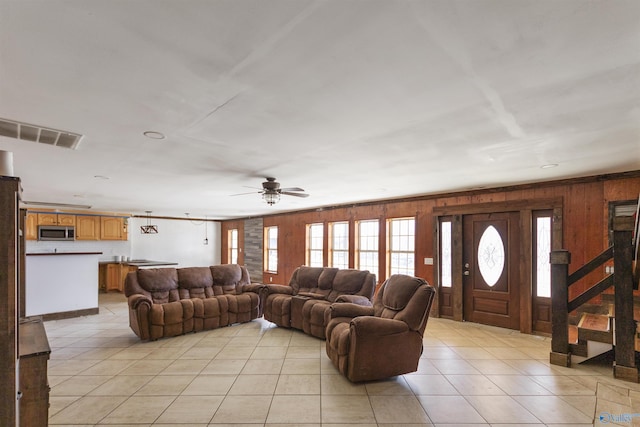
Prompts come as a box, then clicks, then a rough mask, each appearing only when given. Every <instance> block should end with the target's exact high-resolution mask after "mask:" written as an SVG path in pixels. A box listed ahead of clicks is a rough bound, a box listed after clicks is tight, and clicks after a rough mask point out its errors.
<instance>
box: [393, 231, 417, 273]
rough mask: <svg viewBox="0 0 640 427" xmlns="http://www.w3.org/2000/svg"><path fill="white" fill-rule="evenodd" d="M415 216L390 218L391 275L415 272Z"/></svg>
mask: <svg viewBox="0 0 640 427" xmlns="http://www.w3.org/2000/svg"><path fill="white" fill-rule="evenodd" d="M415 240H416V221H415V218H396V219H390V220H389V275H392V274H407V275H410V276H413V275H414V274H415V254H414V252H415Z"/></svg>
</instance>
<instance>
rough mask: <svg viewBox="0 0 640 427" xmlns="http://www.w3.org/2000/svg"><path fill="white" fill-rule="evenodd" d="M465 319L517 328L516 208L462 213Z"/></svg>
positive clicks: (518, 228)
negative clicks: (480, 212) (504, 210)
mask: <svg viewBox="0 0 640 427" xmlns="http://www.w3.org/2000/svg"><path fill="white" fill-rule="evenodd" d="M463 236H464V238H463V242H464V243H463V275H464V276H463V306H464V309H463V312H464V320H466V321H469V322H475V323H482V324H486V325H493V326H500V327H503V328H510V329H520V304H519V288H520V283H519V271H520V270H519V265H520V215H519V213H518V212H500V213H490V214H475V215H465V216H464V217H463Z"/></svg>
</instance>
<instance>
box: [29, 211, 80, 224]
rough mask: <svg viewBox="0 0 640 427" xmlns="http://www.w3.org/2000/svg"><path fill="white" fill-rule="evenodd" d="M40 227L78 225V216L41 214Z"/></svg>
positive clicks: (39, 215) (39, 217)
mask: <svg viewBox="0 0 640 427" xmlns="http://www.w3.org/2000/svg"><path fill="white" fill-rule="evenodd" d="M38 225H67V226H75V225H76V216H75V215H71V214H57V213H39V214H38Z"/></svg>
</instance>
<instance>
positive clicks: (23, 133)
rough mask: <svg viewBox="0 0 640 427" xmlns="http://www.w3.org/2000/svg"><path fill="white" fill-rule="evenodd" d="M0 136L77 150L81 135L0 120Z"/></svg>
mask: <svg viewBox="0 0 640 427" xmlns="http://www.w3.org/2000/svg"><path fill="white" fill-rule="evenodd" d="M0 136H6V137H9V138H15V139H22V140H25V141H33V142H39V143H41V144H47V145H54V146H56V147H63V148H70V149H72V150H75V149H76V148H78V144H80V140H81V139H82V136H83V135H80V134H78V133H73V132H67V131H64V130H56V129H51V128H45V127H42V126H36V125H31V124H28V123H22V122H16V121H14V120H7V119H0Z"/></svg>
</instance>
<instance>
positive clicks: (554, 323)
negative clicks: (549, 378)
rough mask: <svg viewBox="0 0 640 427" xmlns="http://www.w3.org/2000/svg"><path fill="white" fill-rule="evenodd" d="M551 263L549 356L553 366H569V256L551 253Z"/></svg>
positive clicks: (564, 252)
mask: <svg viewBox="0 0 640 427" xmlns="http://www.w3.org/2000/svg"><path fill="white" fill-rule="evenodd" d="M550 262H551V354H550V355H549V362H550V363H551V364H553V365H559V366H566V367H569V366H571V351H570V348H569V311H568V310H569V308H568V305H569V287H568V284H567V282H568V277H569V263H570V262H571V254H570V253H569V251H566V250H558V251H552V252H551V255H550Z"/></svg>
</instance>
